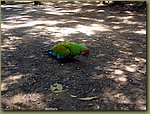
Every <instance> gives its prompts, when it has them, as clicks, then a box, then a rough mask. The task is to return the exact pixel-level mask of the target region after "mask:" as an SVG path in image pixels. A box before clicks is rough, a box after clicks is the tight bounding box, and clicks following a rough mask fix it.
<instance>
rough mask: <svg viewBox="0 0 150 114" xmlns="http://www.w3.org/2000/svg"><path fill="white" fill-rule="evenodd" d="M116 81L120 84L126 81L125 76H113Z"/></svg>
mask: <svg viewBox="0 0 150 114" xmlns="http://www.w3.org/2000/svg"><path fill="white" fill-rule="evenodd" d="M114 80H115V81H116V82H119V83H121V84H123V83H124V84H125V83H126V82H127V80H128V79H127V78H126V77H125V76H115V79H114Z"/></svg>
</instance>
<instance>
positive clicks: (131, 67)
mask: <svg viewBox="0 0 150 114" xmlns="http://www.w3.org/2000/svg"><path fill="white" fill-rule="evenodd" d="M125 70H127V71H129V72H135V71H136V70H137V65H135V64H133V65H130V66H125Z"/></svg>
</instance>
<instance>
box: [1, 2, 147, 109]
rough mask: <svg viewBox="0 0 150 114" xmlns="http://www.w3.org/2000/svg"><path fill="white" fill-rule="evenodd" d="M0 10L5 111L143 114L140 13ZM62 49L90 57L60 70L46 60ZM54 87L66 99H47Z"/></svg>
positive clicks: (47, 7)
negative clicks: (75, 48) (69, 44)
mask: <svg viewBox="0 0 150 114" xmlns="http://www.w3.org/2000/svg"><path fill="white" fill-rule="evenodd" d="M1 10H2V15H1V16H2V18H1V49H2V76H1V79H2V85H1V95H2V108H3V110H145V109H146V11H145V10H143V11H139V12H137V11H134V10H126V9H123V8H120V9H119V10H118V8H117V7H116V6H107V5H101V4H100V3H98V2H82V3H81V2H47V3H46V2H45V3H44V5H41V6H33V4H32V3H28V4H14V5H1ZM62 41H74V42H77V43H82V44H84V45H86V46H88V47H89V48H90V49H91V54H90V56H89V57H88V58H86V57H82V56H77V57H75V59H74V60H73V61H69V62H64V63H61V62H58V61H56V60H55V59H53V58H51V57H49V56H47V55H44V51H46V50H48V49H49V48H50V47H51V46H53V45H55V44H57V43H59V42H62ZM54 83H60V84H62V86H63V88H64V89H67V90H68V91H66V92H64V93H63V92H62V93H58V94H56V93H52V92H51V91H50V86H51V85H53V84H54ZM72 96H77V97H80V98H84V97H93V96H98V98H96V99H93V100H89V101H82V100H79V99H77V98H74V97H72Z"/></svg>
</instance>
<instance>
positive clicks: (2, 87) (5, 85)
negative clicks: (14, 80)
mask: <svg viewBox="0 0 150 114" xmlns="http://www.w3.org/2000/svg"><path fill="white" fill-rule="evenodd" d="M7 89H8V88H7V83H3V82H2V84H1V91H6V90H7Z"/></svg>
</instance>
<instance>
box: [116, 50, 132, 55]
mask: <svg viewBox="0 0 150 114" xmlns="http://www.w3.org/2000/svg"><path fill="white" fill-rule="evenodd" d="M119 52H120V53H123V54H127V55H133V53H131V52H126V51H119Z"/></svg>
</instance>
